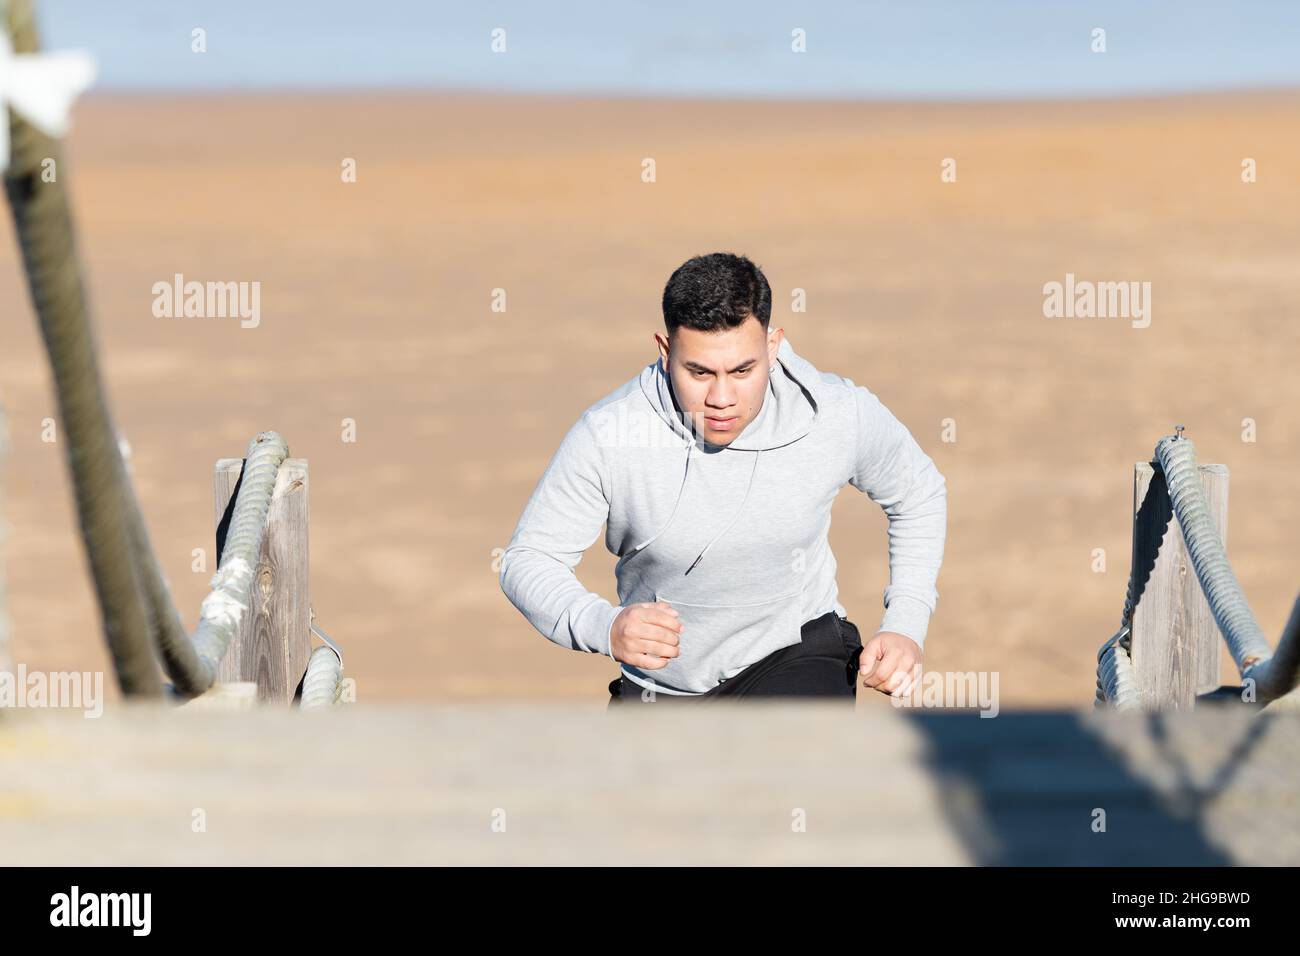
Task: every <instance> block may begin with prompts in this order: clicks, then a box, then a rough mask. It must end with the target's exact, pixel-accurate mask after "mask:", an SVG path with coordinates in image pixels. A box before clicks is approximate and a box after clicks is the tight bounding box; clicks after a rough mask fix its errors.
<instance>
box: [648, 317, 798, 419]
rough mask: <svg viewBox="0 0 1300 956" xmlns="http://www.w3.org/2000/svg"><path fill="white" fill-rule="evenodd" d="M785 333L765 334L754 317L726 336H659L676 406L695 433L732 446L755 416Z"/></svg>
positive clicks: (685, 332) (690, 332)
mask: <svg viewBox="0 0 1300 956" xmlns="http://www.w3.org/2000/svg"><path fill="white" fill-rule="evenodd" d="M783 334H784V330H783V329H772V330H770V331H764V329H763V326H762V323H760V322H759V321H758V319H756V318H754V317H753V316H752V315H751V316H750V317H749V318H747V319H746V320H745V321H744V322H742V323H741V324H740V325H738V326H736V327H735V328H732V329H726V330H725V331H722V332H701V331H699V330H697V329H688V328H684V327H681V328H678V329H676V330H675V331H674V332H673V335H672V339H671V341H670V340H669V338H668V337H667V336H665V335H663V334H662V333H657V334H656V335H655V341H656V342H658V344H659V355H660V357H661V358H662V359H663V363H664V368H666V369H668V376H669V380H670V381H671V382H672V384H673V393H674V394H675V395H676V396H677V402H678V404H679V405H681V407H682V411H684V412H686V413H687V415H688V416H689V417H690V421H691V423H692V425H693V427H694V429H695V434H696V436H697V437H699V438H701V439H702V440H704V441H706V442H709V443H710V444H714V445H729V444H731V442H732V441H733V440H734V439H735V437H736V436H737V435H739V434H740V433H741V432H742V431H744V429H745V426H746V425H748V424H749V423H750V422H751V421H753V420H754V418H755V417H757V415H758V412H759V409H761V408H762V407H763V396H764V395H765V394H766V392H767V379H768V375H769V374H770V373H771V370H772V366H773V364H774V363H775V362H776V352H777V349H779V348H780V347H781V338H782V336H783Z"/></svg>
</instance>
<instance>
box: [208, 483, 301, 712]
mask: <svg viewBox="0 0 1300 956" xmlns="http://www.w3.org/2000/svg"><path fill="white" fill-rule="evenodd" d="M243 469H244V460H243V459H242V458H222V459H219V460H218V461H217V464H216V470H215V472H214V475H213V492H214V501H215V504H216V520H217V554H218V561H220V557H219V556H220V554H221V551H222V549H223V548H224V547H225V543H226V528H227V526H228V525H229V522H230V513H231V512H232V511H233V510H234V500H235V494H236V492H237V490H238V487H239V481H240V479H241V477H242V475H243ZM307 505H308V485H307V460H306V459H305V458H287V459H285V461H284V464H283V465H281V466H280V471H279V474H278V476H277V477H276V483H275V492H274V494H273V495H272V497H271V507H270V510H269V511H268V512H267V516H266V534H265V536H264V537H263V538H262V550H261V554H260V556H259V558H258V563H257V571H256V573H255V574H254V575H253V587H252V592H251V594H250V595H249V613H248V614H245V615H244V617H243V618H242V619H241V620H240V623H239V634H238V635H237V636H236V637H235V639H234V641H233V642H232V643H231V645H230V649H229V650H228V651H227V652H226V656H225V658H224V659H223V660H222V662H221V671H220V673H219V675H218V678H217V679H218V681H219V682H220V683H234V682H239V681H252V682H255V683H256V684H257V698H258V700H259V701H261V702H263V703H266V702H274V703H278V704H288V703H290V702H292V700H293V695H294V692H295V691H296V690H297V688H298V684H299V682H300V681H301V680H302V677H303V675H304V674H305V673H307V657H308V655H309V654H310V653H311V618H310V616H309V615H310V607H309V603H308V602H309V598H308V590H307V581H308V575H307V571H308V566H307V515H308V509H307Z"/></svg>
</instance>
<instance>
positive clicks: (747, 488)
mask: <svg viewBox="0 0 1300 956" xmlns="http://www.w3.org/2000/svg"><path fill="white" fill-rule="evenodd" d="M761 454H763V450H762V449H761V448H760V449H759V450H757V451H756V452H754V467H752V468H751V469H749V484H748V485H746V486H745V497H744V498H742V499H741V502H740V507H739V508H737V509H736V513H735V514H734V515H732V516H731V520H730V521H728V522H727V526H726V527H725V528H723V529H722V530H721V531H719V532H718V533H717V534H715V535H714V536H713V537H712V539H710V541H709V543H708V544H706V545H705V546H704V551H701V552H700V555H699V557H697V558H696V559H695V560H694V561H692V562H691V566H690V567H689V568H687V569H686V570H685V571H684V572H683V573H684V574H690V573H691V571H693V570H694V569H695V566H696V565H697V564H699V563H700V560H701V559H702V558H703V557H704V554H705V552H707V551H708V550H709V548H711V547H713V542H714V541H717V540H718V539H719V538H721V537H722V536H723V535H724V534H726V533H727V532H728V531H729V530H730V529H731V526H732V525H733V524H735V523H736V519H737V518H739V517H740V513H741V512H742V511H744V510H745V502H747V501H749V493H750V492H751V491H753V490H754V475H755V474H756V473H757V472H758V456H759V455H761ZM683 484H684V482H683ZM679 500H680V499H679Z"/></svg>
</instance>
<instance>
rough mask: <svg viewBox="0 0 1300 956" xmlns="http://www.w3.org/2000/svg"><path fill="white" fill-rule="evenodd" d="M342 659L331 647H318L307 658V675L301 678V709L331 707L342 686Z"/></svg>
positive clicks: (336, 700) (336, 699) (335, 701)
mask: <svg viewBox="0 0 1300 956" xmlns="http://www.w3.org/2000/svg"><path fill="white" fill-rule="evenodd" d="M342 671H343V660H342V658H340V657H339V655H338V654H337V653H336V652H335V651H334V649H333V648H332V647H318V648H316V649H315V650H314V651H312V652H311V657H310V658H308V660H307V676H305V677H304V678H303V679H302V701H301V702H300V703H299V704H298V706H299V708H300V709H302V710H318V709H321V708H325V707H333V706H334V705H335V703H337V702H338V697H339V690H340V688H341V687H342Z"/></svg>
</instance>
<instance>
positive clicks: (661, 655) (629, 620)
mask: <svg viewBox="0 0 1300 956" xmlns="http://www.w3.org/2000/svg"><path fill="white" fill-rule="evenodd" d="M681 633H682V622H681V621H680V620H679V619H678V615H677V609H676V608H675V607H673V606H672V605H671V604H667V603H665V602H663V601H656V602H654V603H652V604H651V603H647V604H629V605H628V606H627V607H625V608H623V610H621V611H619V612H618V617H616V618H614V626H613V627H612V628H610V630H609V649H610V656H611V657H613V658H614V659H615V660H618V661H622V662H623V663H624V664H631V665H633V666H634V667H639V668H641V669H643V670H658V669H659V668H660V667H666V666H667V665H668V662H669V661H670V660H671V659H672V658H674V657H676V656H677V655H678V654H680V653H681V646H680V645H679V643H678V638H680V637H681Z"/></svg>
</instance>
